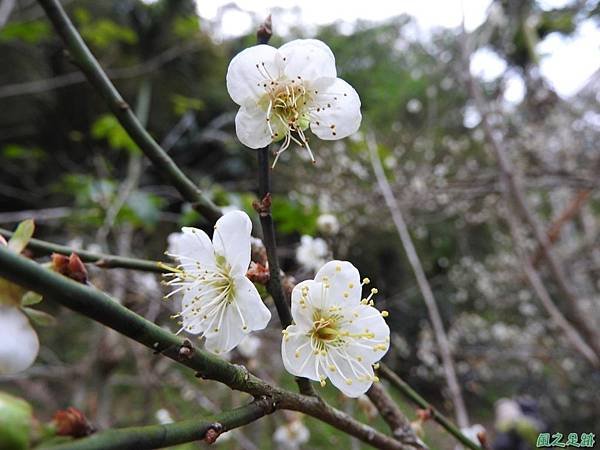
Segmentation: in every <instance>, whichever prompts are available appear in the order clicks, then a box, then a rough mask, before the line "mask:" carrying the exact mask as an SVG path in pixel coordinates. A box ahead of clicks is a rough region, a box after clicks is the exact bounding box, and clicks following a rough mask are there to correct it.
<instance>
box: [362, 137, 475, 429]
mask: <svg viewBox="0 0 600 450" xmlns="http://www.w3.org/2000/svg"><path fill="white" fill-rule="evenodd" d="M367 147H368V150H369V153H370V156H371V165H372V166H373V171H374V172H375V177H376V179H377V184H378V185H379V190H380V191H381V193H382V195H383V197H384V200H385V203H386V205H387V207H388V209H389V211H390V214H391V216H392V220H393V222H394V225H395V226H396V230H397V231H398V235H399V236H400V240H401V242H402V246H403V248H404V251H405V253H406V256H407V258H408V262H409V263H410V266H411V268H412V271H413V273H414V275H415V278H416V279H417V285H418V286H419V290H420V291H421V295H422V297H423V301H424V302H425V306H426V307H427V312H428V314H429V320H430V321H431V326H432V328H433V333H434V336H435V341H436V343H437V346H438V349H439V351H440V355H441V357H442V366H443V368H444V374H445V376H446V383H447V384H448V390H449V392H450V397H451V400H452V404H453V406H454V412H455V414H456V421H457V422H458V425H459V426H460V427H461V428H464V427H467V426H469V416H468V414H467V407H466V406H465V401H464V399H463V396H462V391H461V389H460V385H459V384H458V377H457V376H456V370H455V369H454V361H453V359H452V352H451V350H450V343H449V342H448V336H447V335H446V330H445V329H444V324H443V322H442V317H441V315H440V311H439V309H438V306H437V303H436V301H435V297H434V295H433V291H432V290H431V286H430V285H429V281H428V280H427V276H426V275H425V271H424V270H423V266H422V264H421V260H420V258H419V255H418V254H417V251H416V249H415V246H414V244H413V241H412V238H411V237H410V233H409V232H408V227H407V226H406V222H405V221H404V217H403V215H402V211H401V210H400V207H399V206H398V202H397V201H396V198H395V197H394V193H393V192H392V188H391V187H390V184H389V181H388V179H387V176H386V175H385V172H384V170H383V166H382V165H381V160H380V158H379V154H378V153H377V143H376V142H375V141H374V140H373V138H372V137H369V138H368V139H367Z"/></svg>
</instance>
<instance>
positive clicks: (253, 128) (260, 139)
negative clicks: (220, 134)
mask: <svg viewBox="0 0 600 450" xmlns="http://www.w3.org/2000/svg"><path fill="white" fill-rule="evenodd" d="M273 132H274V133H278V134H279V133H281V131H280V130H279V129H277V130H275V129H273ZM235 134H236V135H237V137H238V139H239V140H240V142H241V143H242V144H244V145H245V146H246V147H250V148H254V149H256V148H262V147H266V146H267V145H269V144H270V143H271V142H272V141H273V136H272V135H271V130H270V129H269V126H268V124H267V112H266V111H263V110H262V109H260V108H259V107H258V106H256V105H247V106H242V107H241V108H240V109H239V111H238V112H237V114H236V116H235Z"/></svg>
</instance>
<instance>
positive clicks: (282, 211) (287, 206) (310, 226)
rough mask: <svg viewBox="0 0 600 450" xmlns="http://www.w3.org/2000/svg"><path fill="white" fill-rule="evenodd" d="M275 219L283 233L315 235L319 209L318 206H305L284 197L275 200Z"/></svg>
mask: <svg viewBox="0 0 600 450" xmlns="http://www.w3.org/2000/svg"><path fill="white" fill-rule="evenodd" d="M271 211H272V214H273V219H274V220H275V222H276V223H277V228H278V230H279V231H281V232H282V233H287V234H292V233H295V232H297V233H300V234H308V235H314V234H315V232H316V228H317V217H319V209H318V208H317V206H316V205H310V206H309V205H303V204H301V203H300V202H298V201H294V200H290V199H288V198H285V197H283V196H276V197H274V198H273V205H272V207H271Z"/></svg>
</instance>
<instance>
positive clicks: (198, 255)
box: [169, 227, 215, 273]
mask: <svg viewBox="0 0 600 450" xmlns="http://www.w3.org/2000/svg"><path fill="white" fill-rule="evenodd" d="M181 231H182V233H174V234H175V236H174V235H173V234H172V235H170V236H169V255H170V256H172V257H175V258H177V259H179V262H180V263H181V265H182V266H183V269H184V270H186V271H188V272H192V273H195V272H197V271H198V263H199V264H200V266H201V269H207V268H214V267H215V252H214V250H213V245H212V243H211V242H210V238H209V237H208V235H207V234H206V233H205V232H204V231H202V230H199V229H198V228H192V227H183V228H182V229H181Z"/></svg>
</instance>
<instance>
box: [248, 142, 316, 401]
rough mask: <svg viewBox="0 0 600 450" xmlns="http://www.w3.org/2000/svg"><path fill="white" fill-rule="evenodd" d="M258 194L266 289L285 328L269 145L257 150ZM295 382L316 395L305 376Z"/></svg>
mask: <svg viewBox="0 0 600 450" xmlns="http://www.w3.org/2000/svg"><path fill="white" fill-rule="evenodd" d="M258 195H259V198H260V199H261V202H260V203H261V204H260V208H259V216H260V225H261V227H262V232H263V243H264V244H265V249H266V250H267V260H268V261H269V283H268V284H267V290H268V291H269V294H271V297H273V302H274V303H275V308H276V309H277V315H278V316H279V321H280V322H281V328H282V329H283V330H285V329H286V328H287V327H288V326H290V325H291V324H292V320H293V319H292V312H291V310H290V306H289V304H288V301H287V299H286V298H285V293H284V292H283V287H282V285H281V269H280V268H279V260H278V258H277V242H276V241H275V223H274V222H273V216H272V215H271V165H270V163H269V147H264V148H261V149H259V150H258ZM296 383H297V384H298V388H299V390H300V392H301V393H303V394H305V395H316V392H315V390H314V388H313V387H312V385H311V384H310V381H309V380H308V379H306V378H300V377H296Z"/></svg>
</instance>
